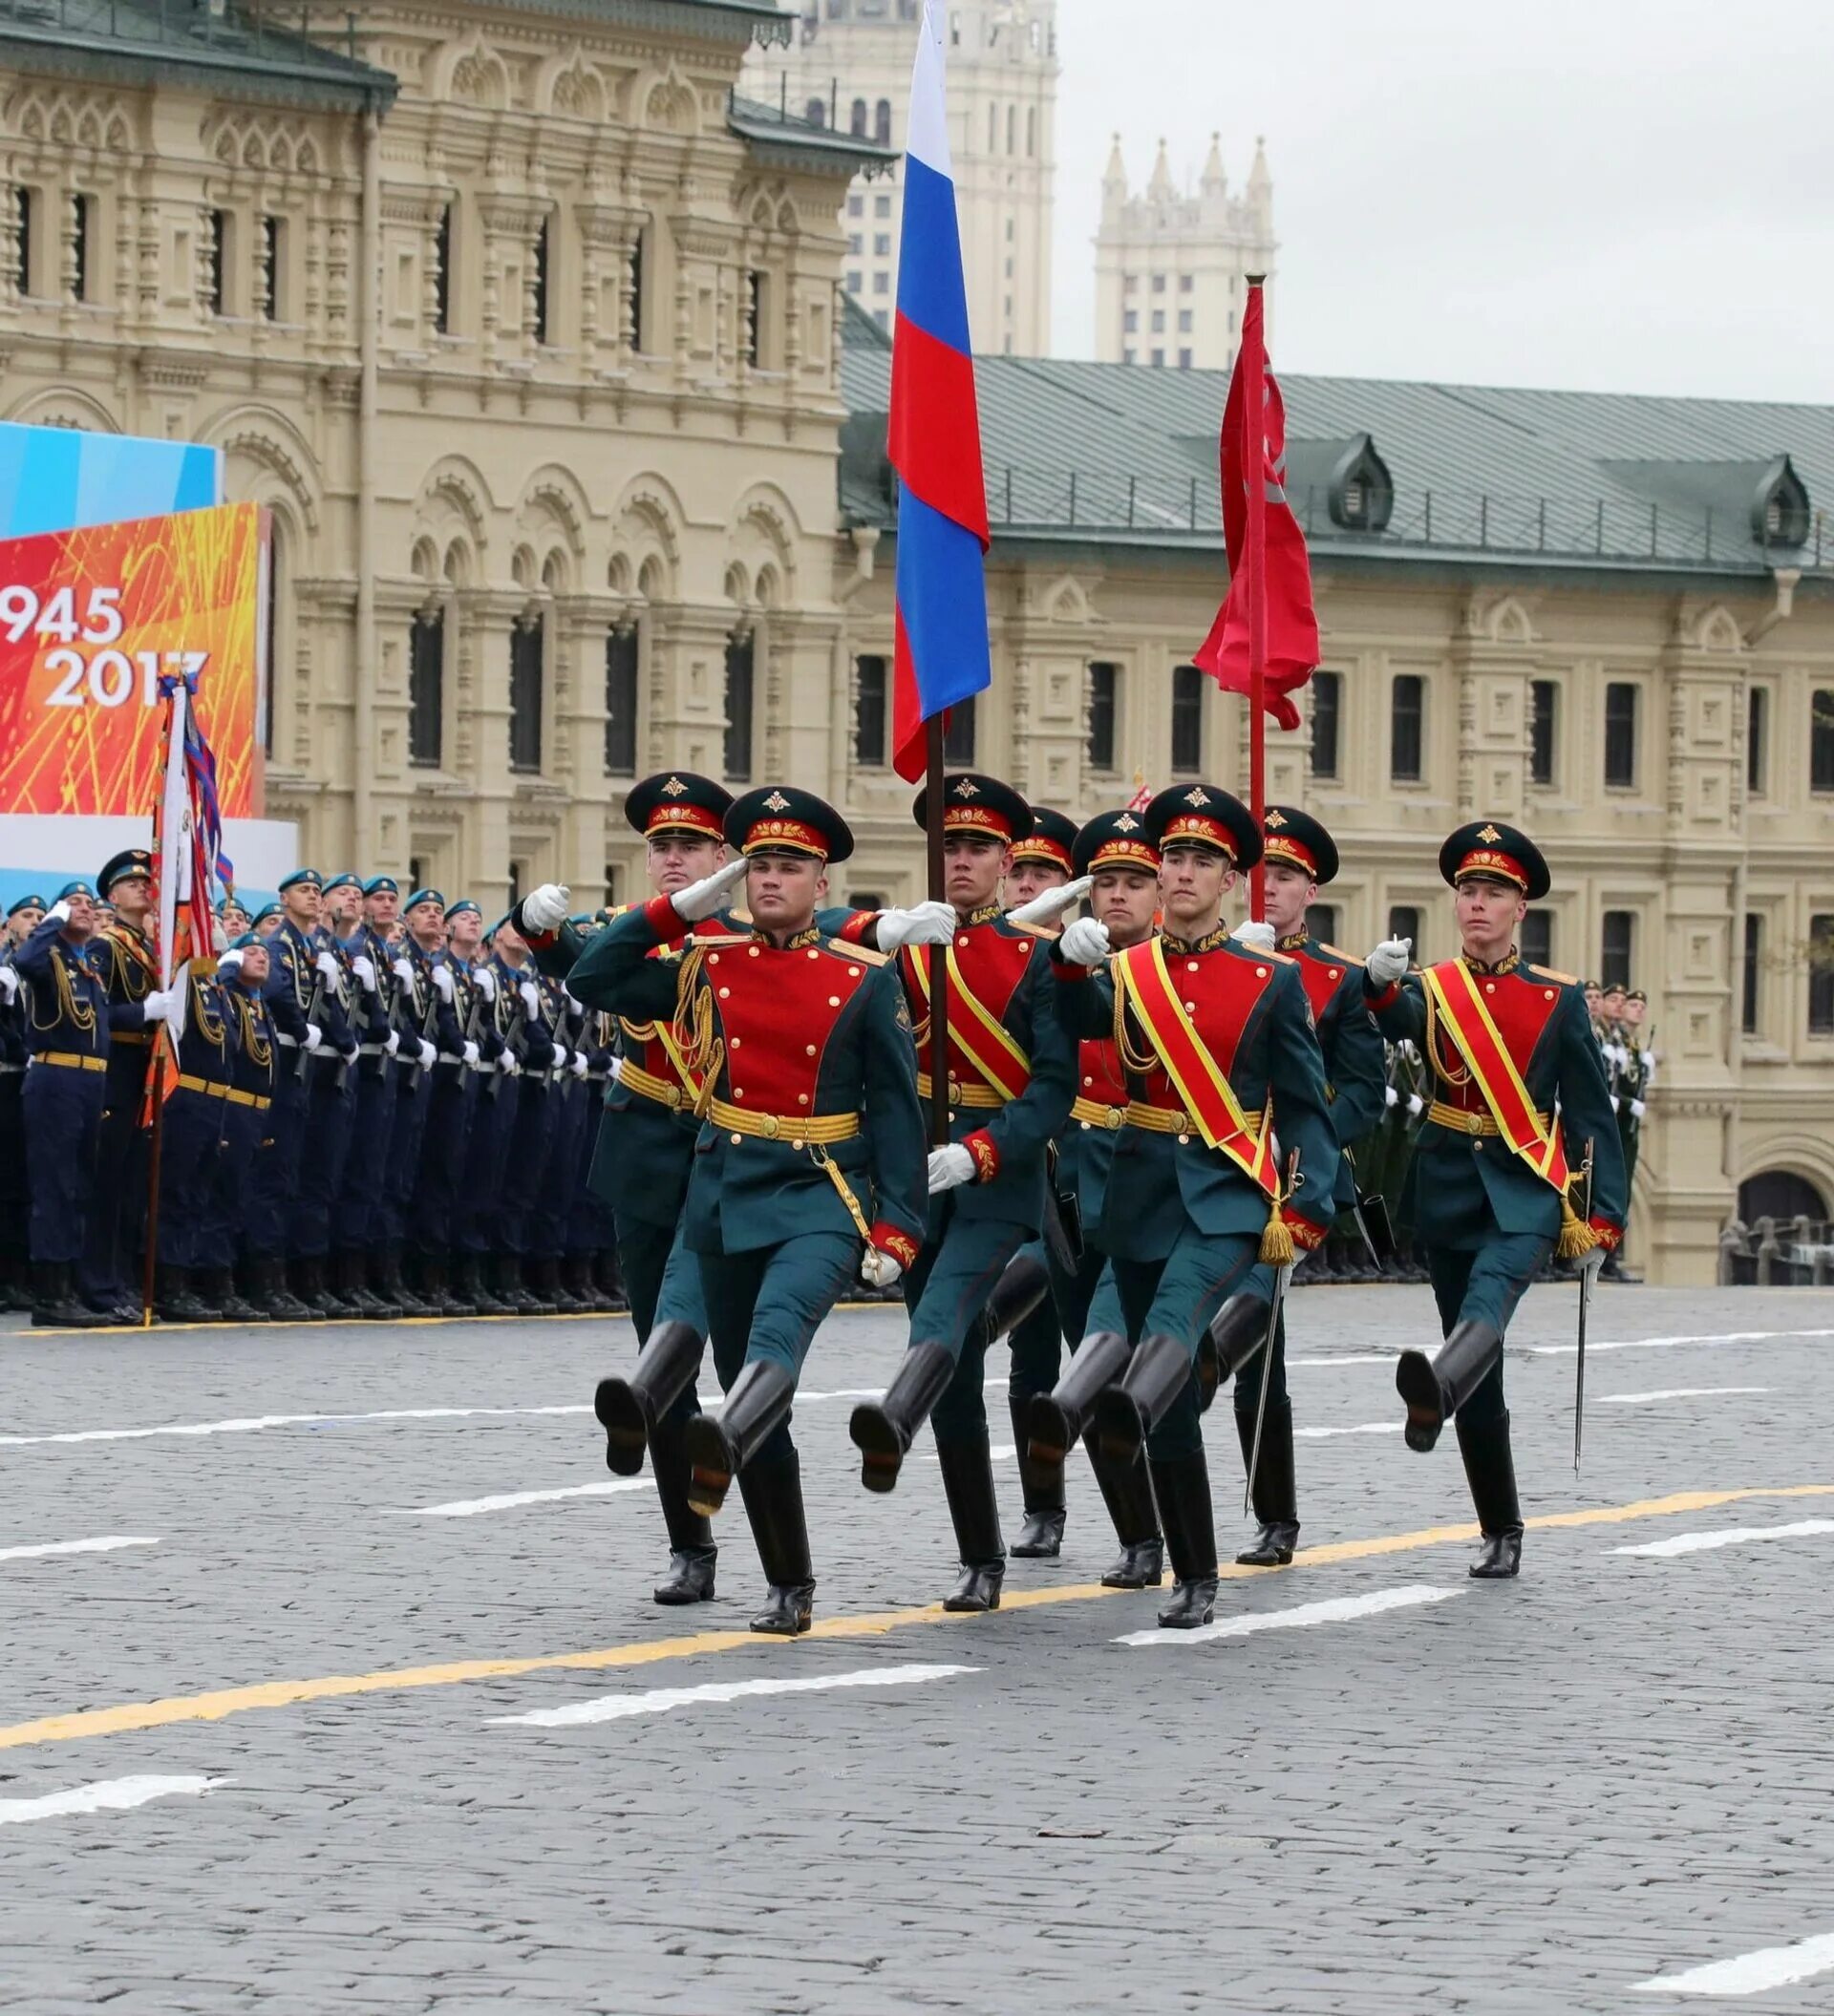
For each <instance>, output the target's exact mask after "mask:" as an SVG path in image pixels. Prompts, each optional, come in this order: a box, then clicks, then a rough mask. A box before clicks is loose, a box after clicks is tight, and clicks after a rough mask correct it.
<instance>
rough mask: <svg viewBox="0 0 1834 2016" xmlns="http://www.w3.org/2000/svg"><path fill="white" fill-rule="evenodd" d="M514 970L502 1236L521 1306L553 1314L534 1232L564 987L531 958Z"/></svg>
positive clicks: (500, 1210) (551, 1119) (551, 1113)
mask: <svg viewBox="0 0 1834 2016" xmlns="http://www.w3.org/2000/svg"><path fill="white" fill-rule="evenodd" d="M509 970H510V974H511V984H512V986H513V987H514V988H515V991H516V1018H517V1029H518V1035H517V1038H516V1045H515V1047H516V1056H517V1060H518V1063H519V1064H520V1066H521V1069H520V1071H519V1072H518V1073H517V1076H516V1082H515V1084H514V1085H512V1086H511V1087H510V1090H509V1093H506V1094H505V1096H506V1097H510V1098H511V1099H512V1104H511V1108H510V1113H511V1120H510V1130H509V1141H508V1151H507V1153H506V1155H505V1157H504V1160H503V1177H502V1190H501V1196H500V1198H499V1200H498V1220H499V1227H500V1230H499V1237H500V1239H501V1241H502V1248H503V1252H504V1254H505V1256H506V1263H505V1264H506V1269H507V1271H506V1275H505V1278H506V1279H507V1280H509V1281H512V1282H514V1283H515V1284H516V1285H517V1287H519V1288H520V1289H521V1291H522V1300H521V1301H520V1302H519V1304H518V1306H519V1307H521V1308H522V1309H523V1310H525V1311H526V1312H528V1313H532V1314H538V1315H544V1316H551V1315H553V1313H554V1305H553V1304H552V1303H551V1302H548V1301H545V1300H544V1298H543V1295H542V1291H541V1285H540V1275H539V1270H538V1269H537V1268H536V1267H534V1266H533V1265H531V1264H530V1261H529V1232H530V1221H531V1220H532V1218H533V1216H534V1213H535V1210H536V1207H537V1205H538V1204H539V1202H540V1200H541V1194H542V1179H543V1178H544V1175H545V1174H546V1171H547V1150H548V1142H549V1140H550V1138H551V1135H552V1131H553V1124H554V1111H553V1107H552V1106H551V1104H550V1103H549V1099H548V1088H549V1083H550V1081H551V1079H552V1076H553V1073H554V1058H555V1050H556V1048H557V1046H556V1044H555V1040H554V1029H555V1024H556V1023H557V1022H558V1021H559V1019H560V1006H561V1000H560V987H559V984H558V983H556V982H552V981H547V980H544V978H543V976H542V974H541V972H540V971H539V969H538V968H537V967H536V966H535V965H534V963H533V961H532V960H529V961H526V962H525V963H524V964H522V966H511V967H510V969H509Z"/></svg>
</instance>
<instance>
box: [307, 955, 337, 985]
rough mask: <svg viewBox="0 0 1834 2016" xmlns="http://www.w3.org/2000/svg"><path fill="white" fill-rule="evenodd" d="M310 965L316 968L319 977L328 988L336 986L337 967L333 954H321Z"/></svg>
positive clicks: (335, 957)
mask: <svg viewBox="0 0 1834 2016" xmlns="http://www.w3.org/2000/svg"><path fill="white" fill-rule="evenodd" d="M312 964H313V965H314V966H316V967H317V968H318V970H319V976H320V977H321V978H322V979H323V981H324V982H325V985H326V986H327V987H335V986H336V985H337V976H338V965H337V954H336V953H335V952H321V953H320V954H319V955H318V957H317V958H316V959H314V960H313V961H312Z"/></svg>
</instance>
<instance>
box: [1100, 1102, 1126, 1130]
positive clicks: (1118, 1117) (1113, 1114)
mask: <svg viewBox="0 0 1834 2016" xmlns="http://www.w3.org/2000/svg"><path fill="white" fill-rule="evenodd" d="M1106 1114H1107V1117H1106V1119H1105V1121H1104V1122H1103V1124H1104V1125H1105V1126H1107V1127H1110V1128H1118V1127H1120V1125H1121V1123H1122V1122H1123V1121H1124V1120H1125V1119H1126V1117H1127V1111H1126V1108H1125V1107H1121V1106H1110V1107H1109V1108H1107V1109H1106Z"/></svg>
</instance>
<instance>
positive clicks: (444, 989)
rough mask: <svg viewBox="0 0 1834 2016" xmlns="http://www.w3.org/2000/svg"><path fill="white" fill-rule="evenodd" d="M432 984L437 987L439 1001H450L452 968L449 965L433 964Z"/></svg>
mask: <svg viewBox="0 0 1834 2016" xmlns="http://www.w3.org/2000/svg"><path fill="white" fill-rule="evenodd" d="M433 984H434V986H435V987H437V988H438V989H439V998H440V1000H441V1001H450V1000H451V999H452V969H451V967H450V966H435V967H434V969H433Z"/></svg>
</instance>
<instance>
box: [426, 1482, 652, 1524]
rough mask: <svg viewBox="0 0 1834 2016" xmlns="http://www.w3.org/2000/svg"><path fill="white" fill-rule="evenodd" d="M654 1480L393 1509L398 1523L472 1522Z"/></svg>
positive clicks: (643, 1486)
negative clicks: (480, 1517)
mask: <svg viewBox="0 0 1834 2016" xmlns="http://www.w3.org/2000/svg"><path fill="white" fill-rule="evenodd" d="M655 1488H656V1487H655V1481H654V1479H653V1478H650V1477H625V1478H622V1479H621V1480H620V1481H619V1482H617V1483H615V1484H569V1485H567V1486H566V1487H565V1490H562V1491H507V1492H503V1493H501V1495H500V1496H497V1497H494V1498H454V1499H452V1500H451V1501H450V1502H449V1503H447V1504H444V1505H391V1506H389V1507H388V1508H387V1509H388V1513H389V1517H391V1518H397V1519H469V1518H475V1517H477V1516H478V1514H479V1513H480V1512H512V1511H514V1510H515V1508H516V1507H517V1506H518V1505H552V1504H554V1503H555V1502H556V1501H557V1500H559V1499H561V1498H609V1497H615V1496H617V1495H618V1494H619V1493H620V1492H624V1491H653V1490H654V1489H655Z"/></svg>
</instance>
